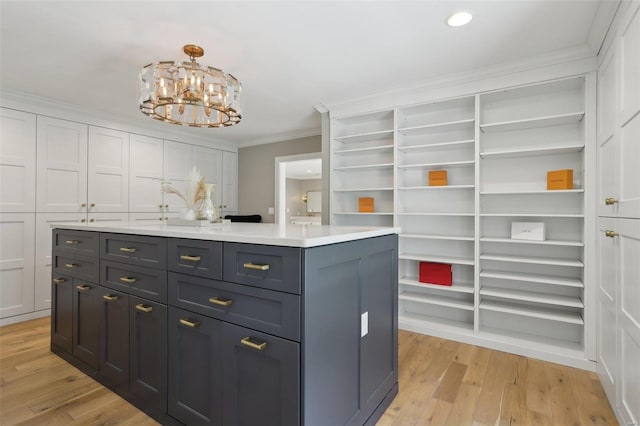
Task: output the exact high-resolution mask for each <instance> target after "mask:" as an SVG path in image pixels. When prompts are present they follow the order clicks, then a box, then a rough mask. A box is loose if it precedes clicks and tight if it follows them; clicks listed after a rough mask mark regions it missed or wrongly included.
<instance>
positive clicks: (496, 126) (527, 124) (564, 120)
mask: <svg viewBox="0 0 640 426" xmlns="http://www.w3.org/2000/svg"><path fill="white" fill-rule="evenodd" d="M583 117H584V111H578V112H570V113H567V114H556V115H547V116H543V117H531V118H524V119H521V120H509V121H501V122H496V123H485V124H480V130H482V132H484V133H489V132H507V131H511V130H525V129H533V128H539V127H550V126H559V125H563V124H570V123H578V122H579V121H582V118H583Z"/></svg>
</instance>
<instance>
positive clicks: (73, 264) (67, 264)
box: [64, 263, 78, 268]
mask: <svg viewBox="0 0 640 426" xmlns="http://www.w3.org/2000/svg"><path fill="white" fill-rule="evenodd" d="M64 266H66V267H67V268H77V267H78V264H77V263H65V264H64Z"/></svg>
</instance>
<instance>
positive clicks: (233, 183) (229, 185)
mask: <svg viewBox="0 0 640 426" xmlns="http://www.w3.org/2000/svg"><path fill="white" fill-rule="evenodd" d="M237 211H238V154H237V153H235V152H227V151H224V152H223V153H222V215H223V217H224V215H227V214H234V213H236V212H237Z"/></svg>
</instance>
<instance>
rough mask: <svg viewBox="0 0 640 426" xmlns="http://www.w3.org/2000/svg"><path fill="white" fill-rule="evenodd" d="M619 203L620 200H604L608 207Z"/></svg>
mask: <svg viewBox="0 0 640 426" xmlns="http://www.w3.org/2000/svg"><path fill="white" fill-rule="evenodd" d="M617 202H618V200H616V199H615V198H605V199H604V203H605V204H606V205H607V206H611V205H613V204H616V203H617Z"/></svg>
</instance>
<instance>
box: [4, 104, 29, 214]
mask: <svg viewBox="0 0 640 426" xmlns="http://www.w3.org/2000/svg"><path fill="white" fill-rule="evenodd" d="M35 189H36V116H35V115H34V114H29V113H26V112H21V111H14V110H11V109H6V108H0V211H2V212H31V211H34V210H35V208H36V193H35Z"/></svg>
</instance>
